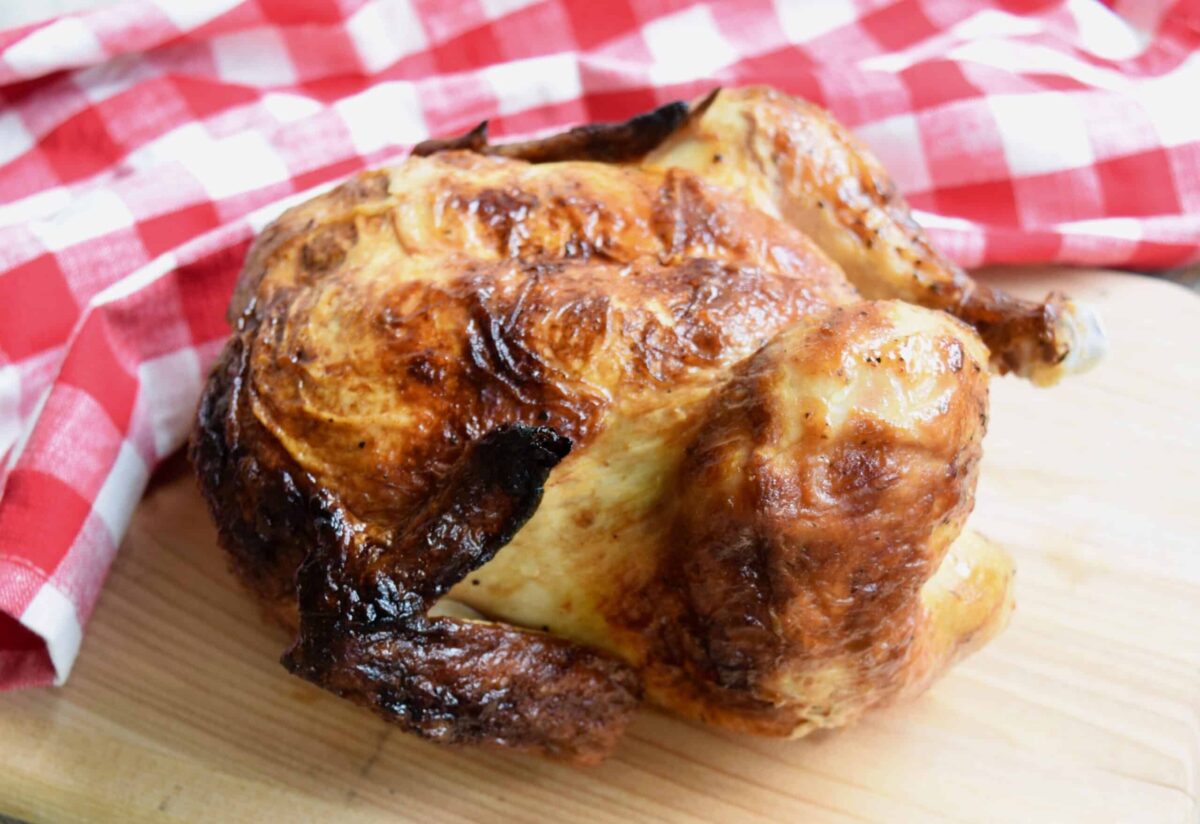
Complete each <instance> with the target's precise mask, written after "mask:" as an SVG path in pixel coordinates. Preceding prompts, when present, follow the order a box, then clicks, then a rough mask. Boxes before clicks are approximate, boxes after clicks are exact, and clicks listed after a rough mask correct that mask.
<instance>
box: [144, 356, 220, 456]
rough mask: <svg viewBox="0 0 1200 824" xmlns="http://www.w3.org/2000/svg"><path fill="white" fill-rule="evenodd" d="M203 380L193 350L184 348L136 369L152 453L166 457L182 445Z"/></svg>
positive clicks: (145, 362)
mask: <svg viewBox="0 0 1200 824" xmlns="http://www.w3.org/2000/svg"><path fill="white" fill-rule="evenodd" d="M203 382H204V376H203V374H202V373H201V371H200V360H199V358H197V357H196V352H195V350H194V349H191V348H185V349H180V350H179V351H177V352H171V353H169V354H167V355H163V356H162V357H158V358H151V359H150V360H146V361H143V362H142V364H141V365H140V366H138V385H139V386H140V387H141V397H140V401H141V403H142V407H143V409H144V410H145V413H146V416H147V418H148V419H149V421H150V429H151V432H152V433H153V435H154V453H155V455H157V456H158V457H159V458H164V457H166V456H167V455H170V454H171V453H172V452H174V451H175V450H176V449H178V448H179V446H180V445H181V444H182V443H183V439H184V437H185V436H186V435H187V432H188V429H189V427H190V426H191V421H192V415H193V413H194V412H195V409H196V398H198V397H200V390H201V388H202V385H203Z"/></svg>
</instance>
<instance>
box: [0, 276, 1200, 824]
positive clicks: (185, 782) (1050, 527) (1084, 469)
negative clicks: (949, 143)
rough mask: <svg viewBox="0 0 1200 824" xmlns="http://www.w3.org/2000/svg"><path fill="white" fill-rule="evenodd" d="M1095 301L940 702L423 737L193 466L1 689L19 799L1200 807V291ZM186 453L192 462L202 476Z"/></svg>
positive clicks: (991, 459)
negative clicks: (315, 650) (1004, 591)
mask: <svg viewBox="0 0 1200 824" xmlns="http://www.w3.org/2000/svg"><path fill="white" fill-rule="evenodd" d="M992 280H994V281H998V282H1001V283H1002V285H1003V286H1005V287H1006V288H1010V289H1012V290H1014V291H1017V292H1021V293H1024V294H1031V295H1040V294H1041V293H1043V292H1045V291H1046V290H1047V289H1048V288H1050V287H1052V286H1053V287H1058V288H1063V289H1065V290H1066V291H1069V292H1070V293H1072V294H1073V295H1075V296H1077V297H1079V298H1082V299H1085V300H1088V301H1091V302H1092V303H1094V304H1095V305H1096V306H1098V307H1099V309H1100V310H1101V312H1102V314H1103V316H1104V319H1105V321H1106V324H1107V327H1108V331H1109V337H1110V341H1111V346H1112V351H1111V354H1110V356H1109V358H1108V359H1107V361H1106V362H1105V363H1104V364H1103V365H1102V366H1101V367H1100V368H1098V369H1097V370H1096V371H1094V372H1092V373H1090V374H1088V375H1086V376H1084V377H1081V378H1076V379H1074V380H1071V381H1069V382H1068V383H1066V384H1064V385H1062V386H1059V387H1057V388H1055V389H1052V390H1038V389H1034V388H1032V387H1030V386H1028V385H1026V384H1024V383H1022V382H1019V381H1017V380H1012V379H1006V380H997V381H994V382H993V390H992V393H993V394H992V397H993V402H992V416H991V421H992V423H991V431H990V432H989V433H988V437H987V440H986V442H985V446H986V453H987V456H986V459H985V466H984V470H983V480H982V483H981V485H980V488H979V496H978V499H979V502H978V507H977V509H976V512H975V514H974V515H973V521H972V523H973V524H974V525H975V527H976V528H978V529H980V530H981V531H982V532H984V533H985V534H987V535H989V536H991V537H992V538H994V539H996V540H998V541H1000V542H1002V543H1003V544H1005V545H1007V546H1008V547H1009V548H1010V549H1011V550H1012V551H1013V553H1014V554H1015V555H1016V557H1017V562H1018V565H1019V569H1020V572H1019V575H1018V577H1017V599H1018V608H1017V612H1016V615H1015V617H1014V619H1013V622H1012V625H1011V627H1010V628H1009V629H1008V631H1007V632H1006V633H1005V634H1004V635H1003V636H1002V637H1001V638H1000V639H999V640H998V641H997V642H995V643H994V644H992V645H991V646H989V647H988V648H986V649H985V650H984V651H983V652H981V653H979V654H977V655H976V656H975V657H973V658H971V659H969V660H968V661H966V662H965V663H964V664H962V665H961V666H959V667H958V668H957V669H956V670H954V671H953V672H952V673H951V674H950V675H949V676H948V677H946V678H945V679H944V680H943V681H941V682H940V683H939V684H937V685H936V686H935V687H934V688H933V690H932V691H931V692H930V693H929V694H928V695H926V696H925V697H924V698H922V699H920V700H918V701H917V702H916V703H913V704H909V705H906V706H902V707H896V708H891V709H888V710H885V711H881V712H878V713H876V714H875V715H873V716H871V717H869V718H868V719H867V720H865V721H864V722H862V723H860V724H859V725H858V726H856V727H853V728H851V729H848V730H844V731H840V732H835V733H829V734H820V735H815V736H813V737H811V738H808V739H805V740H802V741H774V740H760V739H753V738H747V737H742V736H737V735H731V734H725V733H720V732H716V731H712V730H708V729H703V728H701V727H698V726H692V725H689V724H685V723H681V722H679V721H675V720H672V719H669V718H666V717H663V716H661V715H658V714H655V713H652V712H645V713H643V714H642V716H641V717H640V718H639V719H638V720H637V721H636V722H635V724H634V725H633V727H632V730H631V732H630V734H629V736H628V737H627V739H626V741H625V742H624V744H623V745H622V747H621V749H620V750H619V752H618V753H617V755H616V756H615V757H614V758H613V759H611V760H610V761H609V762H607V763H606V764H604V765H603V766H600V767H598V768H593V769H586V770H585V769H573V768H570V767H565V766H561V765H557V764H551V763H547V762H543V761H539V760H536V759H533V758H527V757H515V756H504V755H500V754H497V753H494V752H487V753H485V752H469V751H453V750H448V749H442V748H439V747H436V746H433V745H430V744H426V743H423V742H420V741H417V740H415V739H413V738H409V737H407V736H405V735H403V734H401V733H400V732H399V731H398V730H395V729H393V728H392V727H390V726H388V725H386V724H384V723H383V722H381V721H379V720H377V719H375V718H374V717H373V716H371V715H369V714H367V713H366V712H362V711H359V710H357V709H355V708H354V707H351V706H350V705H348V704H346V703H345V702H343V701H340V700H338V699H336V698H334V697H332V696H330V695H327V694H325V693H323V692H321V691H320V690H318V689H316V688H314V687H310V686H308V685H307V684H305V683H303V682H301V681H299V680H298V679H296V678H293V677H291V676H289V675H287V674H286V673H285V672H284V670H283V669H282V668H281V667H280V666H279V665H278V664H277V663H276V659H277V658H278V656H279V653H280V651H281V650H282V649H283V648H284V646H285V644H286V642H287V638H286V637H285V636H284V635H283V634H282V633H281V632H279V631H277V630H274V629H271V628H269V627H267V626H264V625H263V624H262V623H260V621H259V618H258V615H257V612H256V608H255V606H254V605H253V604H252V603H251V602H250V600H249V599H248V598H247V597H246V596H244V595H243V593H242V592H241V591H240V590H239V589H238V588H237V587H236V585H235V583H234V581H233V579H232V578H231V577H230V575H229V574H228V573H227V572H226V571H225V568H224V561H223V559H222V557H221V556H220V554H219V553H218V551H217V549H216V547H215V545H214V536H213V529H212V527H211V526H210V525H209V521H208V518H207V516H206V514H205V512H204V511H203V508H202V506H201V502H200V499H199V497H198V496H197V494H196V492H195V489H194V487H193V484H192V482H191V478H190V476H189V475H188V474H187V472H186V471H185V469H184V467H182V466H177V467H176V469H175V472H174V477H168V478H167V479H166V480H165V481H163V482H160V483H159V484H158V485H157V486H156V487H155V488H154V489H152V491H151V492H150V494H148V495H147V497H146V499H145V501H144V502H143V503H142V505H141V508H140V509H139V510H138V513H137V515H136V517H135V518H134V520H133V525H132V527H131V529H130V532H129V536H128V538H127V539H126V541H125V544H124V546H123V548H122V550H121V554H120V556H119V557H118V559H117V562H116V566H115V568H114V569H113V572H112V575H111V577H110V579H109V581H108V584H107V585H106V588H105V590H104V594H103V596H102V597H101V599H100V603H99V606H98V607H97V610H96V614H95V616H94V618H93V620H92V623H91V626H90V627H89V628H88V632H87V638H86V641H85V643H84V645H83V651H82V654H81V655H80V658H79V661H78V663H77V664H76V667H75V672H74V674H73V675H72V676H71V680H70V683H69V684H68V685H67V686H66V687H64V688H62V689H55V690H49V689H47V690H34V691H28V692H23V693H14V694H7V695H3V696H0V812H6V813H8V814H10V815H15V816H18V817H23V818H27V819H31V820H36V821H65V820H75V819H84V820H89V821H98V820H99V821H103V820H110V821H122V822H124V821H137V820H143V819H180V820H192V821H235V820H261V821H271V822H276V821H300V820H314V821H330V820H335V819H336V820H339V821H382V820H388V821H394V820H397V819H418V820H421V821H424V822H429V821H460V820H473V821H481V820H520V821H528V820H550V821H575V820H589V821H590V820H596V821H615V822H629V821H633V820H638V821H640V820H646V819H670V820H680V821H683V820H697V819H701V820H719V821H734V820H737V821H752V820H762V821H806V822H807V821H813V822H825V821H831V822H842V821H886V822H898V821H921V822H925V821H995V822H1034V821H1036V822H1070V821H1081V822H1084V821H1086V822H1100V821H1120V822H1134V821H1145V822H1195V821H1197V820H1200V815H1198V813H1200V806H1198V804H1197V793H1198V788H1200V298H1198V297H1197V296H1195V295H1194V294H1192V293H1190V292H1187V291H1185V290H1184V289H1182V288H1180V287H1178V286H1174V285H1170V284H1167V283H1163V282H1157V281H1153V280H1149V279H1143V278H1138V277H1135V276H1130V275H1118V274H1112V273H1059V274H1054V275H1051V274H1050V273H1041V274H1037V273H1029V272H1019V273H1012V272H1010V273H1005V274H998V275H995V276H993V277H992ZM179 463H181V462H179Z"/></svg>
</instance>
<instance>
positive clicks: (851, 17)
mask: <svg viewBox="0 0 1200 824" xmlns="http://www.w3.org/2000/svg"><path fill="white" fill-rule="evenodd" d="M775 13H776V14H778V15H779V25H780V27H781V28H782V29H783V34H784V37H786V38H787V39H788V42H790V43H807V42H808V41H810V40H816V39H817V38H818V37H820V36H821V35H823V34H827V33H829V32H831V31H833V30H834V29H837V28H841V27H842V26H844V25H846V24H847V23H852V22H854V21H855V20H857V19H858V9H857V8H855V6H854V3H853V2H851V1H850V0H822V2H820V3H801V2H798V0H775Z"/></svg>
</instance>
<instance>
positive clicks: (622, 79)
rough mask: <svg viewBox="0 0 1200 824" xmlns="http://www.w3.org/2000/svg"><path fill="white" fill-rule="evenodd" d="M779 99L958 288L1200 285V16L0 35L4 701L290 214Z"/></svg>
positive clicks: (948, 13)
mask: <svg viewBox="0 0 1200 824" xmlns="http://www.w3.org/2000/svg"><path fill="white" fill-rule="evenodd" d="M715 83H720V84H724V85H737V84H745V83H769V84H773V85H775V86H778V87H780V88H782V89H785V90H787V91H790V92H793V93H796V94H799V95H803V96H804V97H807V98H809V99H811V100H814V101H816V102H818V103H820V104H822V105H824V106H826V107H828V108H830V109H832V110H833V112H834V113H835V114H836V115H837V116H838V117H839V118H840V119H841V120H842V121H843V122H844V123H846V124H848V125H849V126H851V127H852V128H853V129H855V130H856V131H857V132H858V134H859V135H861V136H862V137H863V138H865V139H866V140H867V141H868V142H869V143H870V144H871V145H872V146H873V147H874V148H875V150H876V151H877V152H878V154H879V155H880V156H881V158H882V159H883V161H884V163H885V165H886V166H887V168H888V169H890V170H891V172H892V173H893V174H894V175H895V176H896V178H897V179H898V182H899V184H900V185H901V187H902V188H903V190H904V191H905V192H906V193H907V195H908V196H909V199H910V201H911V202H912V204H913V205H914V206H915V207H916V208H917V209H918V214H917V217H918V219H920V220H921V221H922V222H923V223H924V224H925V225H926V226H927V227H929V228H930V229H931V230H932V233H933V235H934V239H935V241H936V242H937V243H938V244H939V245H940V246H941V248H943V249H944V250H946V251H947V252H948V253H949V254H950V255H951V256H952V257H954V258H955V259H957V260H958V262H959V263H962V264H963V265H966V266H975V265H978V264H983V263H992V262H1031V261H1063V262H1071V263H1087V264H1103V265H1114V266H1129V267H1139V268H1160V267H1172V266H1177V265H1180V264H1183V263H1187V262H1190V261H1195V260H1196V259H1197V258H1198V257H1200V110H1198V109H1197V105H1198V101H1200V2H1196V1H1195V0H1185V2H1181V3H1177V4H1170V3H1165V2H1161V0H1160V2H1154V0H1144V1H1143V2H1139V1H1138V0H1130V2H1122V3H1118V4H1116V7H1115V9H1110V8H1108V7H1105V6H1103V5H1100V4H1098V3H1096V2H1094V0H1067V1H1066V2H1059V1H1057V0H1025V2H1015V1H1014V2H984V1H983V0H960V1H959V2H954V1H952V0H820V2H812V3H803V2H792V0H774V2H771V0H729V2H708V3H696V2H686V0H606V2H597V1H596V0H580V2H567V0H462V1H461V2H443V0H309V2H301V1H300V0H131V1H130V2H126V3H123V4H121V5H117V6H114V7H111V8H107V9H105V10H102V11H98V12H94V13H90V14H86V15H83V16H73V17H64V18H60V19H58V20H55V21H52V22H48V23H40V24H37V25H33V26H27V27H24V28H19V29H15V30H10V31H3V32H0V688H13V687H20V686H30V685H36V684H47V683H51V682H59V683H61V682H62V681H63V679H65V678H66V676H67V673H68V672H69V671H70V669H71V664H72V662H73V661H74V659H75V655H76V653H77V651H78V649H79V645H80V640H81V637H82V628H83V626H84V624H85V623H86V621H87V619H88V616H89V615H90V613H91V611H92V607H93V605H94V604H95V603H96V599H97V594H98V590H99V588H100V586H101V583H102V582H103V580H104V577H105V572H106V570H107V569H108V566H109V564H110V562H111V561H112V558H113V554H114V552H115V551H116V547H117V544H118V543H119V541H120V540H121V535H122V532H123V531H124V529H125V526H126V524H127V522H128V520H129V516H130V513H131V511H132V510H133V508H134V506H135V504H136V503H137V500H138V498H139V496H140V495H141V493H142V490H143V489H144V487H145V484H146V479H147V476H148V474H149V473H150V471H151V470H152V469H153V467H154V466H155V465H156V464H157V463H158V462H159V461H160V460H162V459H163V457H165V456H166V455H168V454H170V453H171V452H172V451H174V450H175V449H177V448H178V447H179V446H180V444H181V443H182V442H183V439H184V437H185V434H186V432H187V430H188V427H189V423H190V421H191V417H192V413H193V409H194V407H195V403H196V399H197V396H198V394H199V391H200V386H201V381H202V379H203V377H204V374H205V370H206V369H207V367H208V365H209V363H210V362H211V361H212V359H213V357H214V356H215V354H216V352H217V350H218V348H219V347H220V346H221V344H222V342H223V339H224V338H225V336H226V334H227V328H226V326H225V322H224V320H223V312H224V309H225V304H226V301H227V300H228V298H229V294H230V291H231V289H232V286H233V281H234V278H235V276H236V273H237V271H238V268H239V265H240V263H241V258H242V256H243V255H244V253H245V251H246V248H247V245H248V244H249V242H250V239H251V237H252V235H253V234H254V232H255V230H257V229H259V228H261V227H262V226H263V225H264V224H265V223H266V222H267V221H268V220H269V219H270V218H271V217H273V216H274V215H276V214H278V213H279V211H280V210H281V208H282V205H283V201H284V200H287V199H289V196H291V197H292V199H294V198H295V197H303V196H306V195H307V194H308V193H310V192H311V190H312V189H313V187H319V186H322V185H325V184H328V183H329V182H331V181H334V180H337V179H339V178H341V177H343V176H345V175H347V174H349V173H351V172H353V171H355V170H357V169H361V168H363V167H364V166H368V165H371V164H377V163H380V162H382V161H384V160H385V159H387V158H389V157H392V156H395V155H397V154H398V153H401V152H402V151H403V150H404V148H405V147H407V146H409V145H411V144H412V143H414V142H415V141H418V140H420V139H422V138H424V137H426V136H429V135H447V134H454V133H457V132H460V131H462V130H465V129H467V128H469V127H471V126H473V125H475V124H476V123H477V122H479V121H480V120H482V119H484V118H491V119H492V125H493V128H492V131H493V134H496V135H506V134H507V135H515V134H518V133H529V132H536V131H540V130H546V129H550V128H559V127H562V126H563V125H565V124H569V123H576V122H580V121H590V120H606V119H610V120H611V119H618V118H625V117H627V116H629V115H631V114H633V113H635V112H638V111H641V110H644V109H648V108H650V107H652V106H654V105H656V104H658V103H661V102H664V101H667V100H670V99H675V98H681V97H690V96H692V95H695V94H698V93H701V92H704V91H706V90H707V89H709V88H710V87H711V86H712V85H714V84H715Z"/></svg>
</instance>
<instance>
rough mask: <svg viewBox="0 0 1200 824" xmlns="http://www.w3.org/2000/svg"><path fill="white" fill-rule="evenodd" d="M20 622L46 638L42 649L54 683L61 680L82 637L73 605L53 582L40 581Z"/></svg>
mask: <svg viewBox="0 0 1200 824" xmlns="http://www.w3.org/2000/svg"><path fill="white" fill-rule="evenodd" d="M21 623H22V624H24V625H25V626H26V627H28V628H29V629H31V630H33V631H34V632H36V633H37V634H38V635H40V636H42V638H44V639H46V652H47V654H49V656H50V663H51V664H53V665H54V683H55V685H56V686H57V685H59V684H62V683H63V682H64V681H66V680H67V676H68V675H69V674H70V672H71V665H72V664H73V663H75V656H76V655H77V654H78V653H79V644H80V642H81V641H82V640H83V628H82V627H80V626H79V616H78V615H77V614H76V613H75V605H74V604H72V603H71V600H70V599H69V598H67V596H65V595H63V594H62V593H61V592H59V590H58V588H57V587H55V586H54V585H53V584H42V587H41V589H39V590H38V593H37V595H35V596H33V600H32V601H30V602H29V606H27V607H25V611H24V612H23V613H21Z"/></svg>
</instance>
